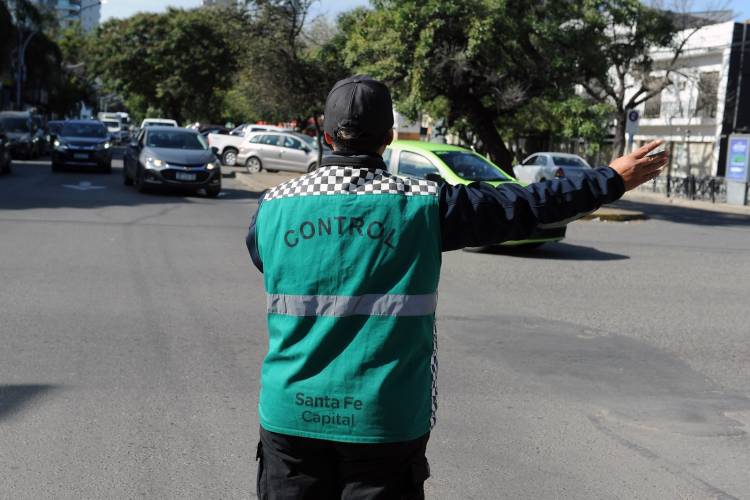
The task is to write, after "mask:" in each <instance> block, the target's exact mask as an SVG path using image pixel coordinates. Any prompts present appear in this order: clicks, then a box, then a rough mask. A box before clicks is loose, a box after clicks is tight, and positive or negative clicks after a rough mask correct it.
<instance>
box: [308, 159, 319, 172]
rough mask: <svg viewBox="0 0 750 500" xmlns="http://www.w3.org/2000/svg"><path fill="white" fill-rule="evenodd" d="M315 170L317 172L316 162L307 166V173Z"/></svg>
mask: <svg viewBox="0 0 750 500" xmlns="http://www.w3.org/2000/svg"><path fill="white" fill-rule="evenodd" d="M316 170H318V162H316V161H314V162H312V163H311V164H310V165H308V166H307V171H308V172H315V171H316Z"/></svg>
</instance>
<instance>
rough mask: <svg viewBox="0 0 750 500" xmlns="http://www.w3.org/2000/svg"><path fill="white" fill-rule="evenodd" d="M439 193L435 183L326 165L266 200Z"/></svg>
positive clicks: (273, 190) (283, 186) (280, 187)
mask: <svg viewBox="0 0 750 500" xmlns="http://www.w3.org/2000/svg"><path fill="white" fill-rule="evenodd" d="M437 193H438V184H437V183H436V182H432V181H426V180H422V179H409V178H406V177H398V176H395V175H391V174H390V173H388V172H386V171H385V170H381V169H372V170H370V169H366V168H354V167H337V166H327V167H321V168H319V169H318V170H315V171H314V172H311V173H309V174H306V175H303V176H302V177H298V178H296V179H292V180H290V181H287V182H284V183H283V184H279V185H278V186H276V187H274V188H271V190H270V191H268V193H267V194H266V196H265V198H264V201H269V200H274V199H277V198H290V197H293V196H321V195H328V194H402V195H405V196H417V195H432V196H436V195H437Z"/></svg>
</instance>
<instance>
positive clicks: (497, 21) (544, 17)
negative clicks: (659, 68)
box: [340, 0, 587, 168]
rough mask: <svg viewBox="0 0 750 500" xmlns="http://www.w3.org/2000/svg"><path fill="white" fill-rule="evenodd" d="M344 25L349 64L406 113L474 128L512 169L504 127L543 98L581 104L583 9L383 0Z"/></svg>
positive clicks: (484, 0) (476, 0)
mask: <svg viewBox="0 0 750 500" xmlns="http://www.w3.org/2000/svg"><path fill="white" fill-rule="evenodd" d="M373 7H374V8H373V10H369V11H368V10H357V11H354V12H351V13H349V14H347V15H345V16H343V17H342V19H341V20H340V28H341V29H342V31H344V32H345V33H346V44H345V47H344V50H343V55H344V60H345V63H346V64H347V65H348V66H350V67H352V68H354V69H356V71H358V72H360V71H361V72H367V73H370V74H373V75H375V76H376V77H378V78H381V79H383V80H385V81H386V82H388V83H389V84H390V86H391V88H392V91H393V93H394V98H395V99H396V101H397V105H398V108H399V110H400V111H402V112H404V113H405V114H407V116H410V117H412V118H414V117H416V115H417V114H418V113H419V112H422V111H428V112H430V113H431V114H433V115H434V117H435V118H443V117H444V118H446V119H447V122H448V124H449V125H450V126H452V127H454V128H455V127H467V128H468V129H469V130H470V131H471V132H473V133H474V135H476V136H478V137H479V139H480V142H479V143H478V144H477V145H478V146H480V147H481V148H482V149H484V151H485V152H487V153H488V154H489V155H490V157H491V158H492V159H493V160H495V161H496V162H498V163H499V164H500V165H501V166H503V167H504V168H510V165H511V161H512V155H511V154H510V152H509V151H508V149H507V148H506V147H505V144H504V142H503V140H502V138H501V137H500V135H499V134H498V130H497V129H498V126H499V125H502V124H503V123H508V122H512V121H514V119H515V117H516V115H518V114H519V113H522V112H523V110H524V109H527V106H529V103H531V102H532V101H533V100H535V99H547V100H565V99H566V98H568V97H570V96H572V95H573V84H574V83H575V82H576V79H577V75H578V72H577V71H576V68H578V67H580V66H581V65H582V64H584V63H585V60H584V56H585V53H581V51H579V50H577V49H576V47H577V46H578V45H580V40H581V39H583V35H584V34H585V32H586V29H587V27H586V26H585V24H581V23H576V22H570V20H571V19H577V18H579V17H580V16H581V10H580V8H579V6H578V2H574V1H557V2H547V1H543V0H531V1H530V0H466V1H462V2H454V1H451V0H425V1H417V0H375V1H373Z"/></svg>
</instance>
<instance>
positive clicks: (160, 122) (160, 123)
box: [141, 118, 179, 129]
mask: <svg viewBox="0 0 750 500" xmlns="http://www.w3.org/2000/svg"><path fill="white" fill-rule="evenodd" d="M146 127H179V125H177V122H176V121H174V120H170V119H169V118H146V119H145V120H143V121H142V122H141V128H142V129H143V128H146Z"/></svg>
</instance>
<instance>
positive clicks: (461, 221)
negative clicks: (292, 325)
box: [247, 153, 625, 272]
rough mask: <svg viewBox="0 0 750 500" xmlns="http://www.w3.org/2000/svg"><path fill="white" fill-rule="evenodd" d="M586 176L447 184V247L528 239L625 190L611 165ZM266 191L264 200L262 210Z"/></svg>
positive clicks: (345, 159) (377, 161) (374, 163)
mask: <svg viewBox="0 0 750 500" xmlns="http://www.w3.org/2000/svg"><path fill="white" fill-rule="evenodd" d="M333 165H336V166H348V167H353V168H368V169H381V170H383V171H387V167H386V166H385V163H383V160H382V159H381V158H380V157H379V156H377V155H353V154H348V153H338V154H337V153H334V154H332V155H330V156H328V157H326V158H325V159H324V161H323V164H322V165H321V168H325V167H326V166H333ZM582 174H583V175H582V176H581V177H578V178H575V179H569V178H560V179H554V180H549V181H544V182H537V183H534V184H530V185H528V186H526V187H523V186H520V185H518V184H514V183H504V184H500V185H498V186H497V187H493V186H491V185H489V184H487V183H483V182H473V183H471V184H468V185H456V186H452V185H449V184H442V185H441V186H440V188H439V190H438V206H439V211H440V228H441V241H442V249H443V251H449V250H457V249H460V248H464V247H476V246H484V245H492V244H498V243H502V242H503V241H510V240H523V239H526V238H528V237H529V236H530V235H531V233H532V232H533V231H534V230H535V229H537V228H539V227H549V226H559V225H563V224H565V223H567V222H570V221H572V220H575V219H577V218H579V217H581V216H582V215H584V214H587V213H590V212H592V211H594V210H596V209H597V208H599V207H600V206H601V205H604V204H606V203H610V202H612V201H615V200H617V199H618V198H620V197H621V196H622V195H623V193H624V192H625V186H624V183H623V180H622V178H621V177H620V176H619V175H618V174H617V172H615V171H614V170H613V169H611V168H609V167H602V168H596V169H592V170H585V171H583V172H582ZM262 201H263V197H261V199H260V200H259V201H258V211H260V207H261V204H262ZM256 217H257V212H256V215H255V216H253V218H252V221H251V223H250V229H249V232H248V235H247V247H248V250H249V251H250V256H251V258H252V261H253V263H254V264H255V266H256V267H257V268H258V269H259V270H260V271H261V272H262V271H263V263H262V261H261V259H260V256H259V255H258V252H257V246H256V241H255V224H256Z"/></svg>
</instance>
